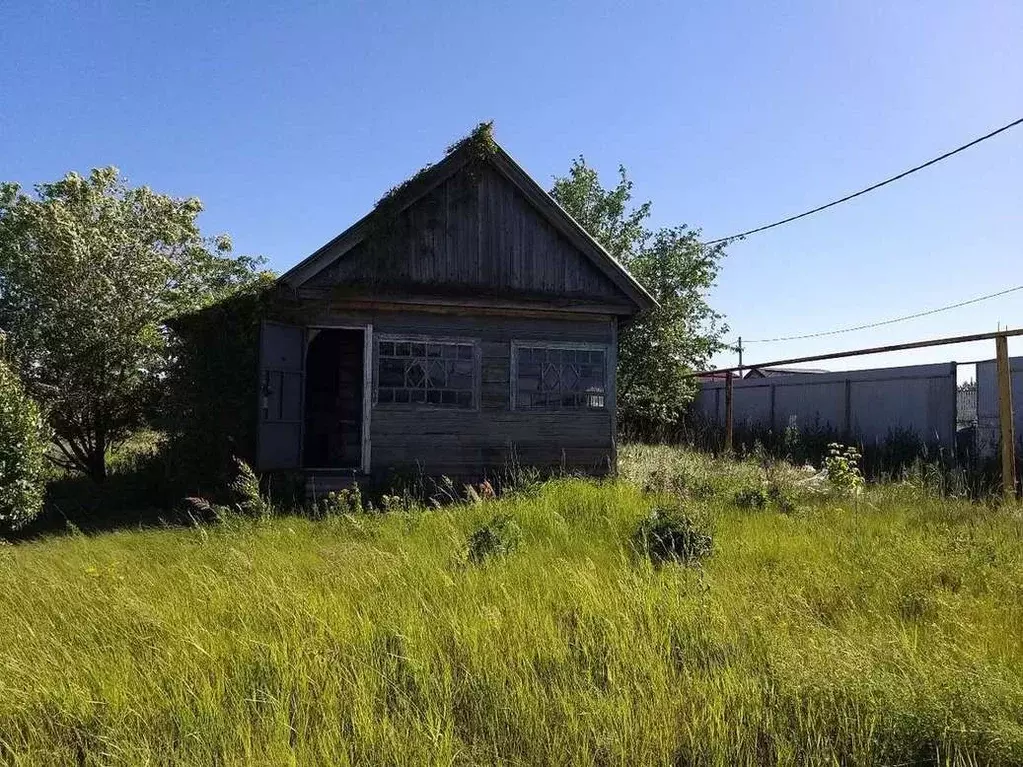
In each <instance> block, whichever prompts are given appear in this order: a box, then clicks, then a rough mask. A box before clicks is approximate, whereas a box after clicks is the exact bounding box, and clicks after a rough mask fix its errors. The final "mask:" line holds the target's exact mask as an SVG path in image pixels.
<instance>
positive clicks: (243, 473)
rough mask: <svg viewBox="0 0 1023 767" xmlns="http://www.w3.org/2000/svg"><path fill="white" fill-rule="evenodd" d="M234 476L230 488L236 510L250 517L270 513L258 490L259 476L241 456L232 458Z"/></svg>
mask: <svg viewBox="0 0 1023 767" xmlns="http://www.w3.org/2000/svg"><path fill="white" fill-rule="evenodd" d="M234 468H235V477H234V479H233V480H232V481H231V485H230V490H231V494H232V496H234V501H235V505H236V506H237V507H238V510H239V511H240V512H241V513H242V514H245V515H246V516H250V517H265V516H267V515H268V514H269V513H270V504H268V503H267V502H266V501H265V500H264V499H263V496H262V495H261V494H260V492H259V477H257V476H256V472H254V471H253V470H252V467H251V466H249V465H248V464H247V463H245V461H243V460H242V459H241V458H235V459H234Z"/></svg>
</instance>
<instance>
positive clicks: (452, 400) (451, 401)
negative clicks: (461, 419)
mask: <svg viewBox="0 0 1023 767" xmlns="http://www.w3.org/2000/svg"><path fill="white" fill-rule="evenodd" d="M456 394H457V392H454V391H452V390H451V389H445V390H444V391H442V392H441V393H440V395H441V400H440V401H441V403H442V404H444V405H455V404H457V400H456Z"/></svg>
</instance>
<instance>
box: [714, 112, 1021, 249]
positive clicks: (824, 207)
mask: <svg viewBox="0 0 1023 767" xmlns="http://www.w3.org/2000/svg"><path fill="white" fill-rule="evenodd" d="M1021 123H1023V117H1021V118H1019V119H1018V120H1013V121H1012V122H1011V123H1009V124H1008V125H1003V126H1002V127H1001V128H998V129H997V130H993V131H991V132H990V133H988V134H986V135H984V136H981V137H980V138H975V139H974V140H973V141H971V142H969V143H968V144H963V145H962V146H960V147H957V148H955V149H953V150H952V151H951V152H945V154H943V155H941V156H939V157H935V158H934V159H933V160H928V161H927V162H925V163H922V164H921V165H917V166H916V167H914V168H910V169H909V170H906V171H903V172H902V173H900V174H898V175H897V176H892V177H891V178H886V179H885V180H884V181H881V182H878V183H877V184H872V185H871V186H868V187H867V188H866V189H861V190H860V191H858V192H853V193H852V194H847V195H846V196H845V197H842V198H840V199H838V200H833V201H831V202H829V203H827V204H825V205H818V206H817V207H816V208H813V209H812V210H808V211H806V212H804V213H799V214H797V215H795V216H789V217H788V218H783V219H782V220H781V221H775V222H774V223H773V224H765V225H764V226H758V227H757V228H756V229H749V230H747V231H745V232H739V233H738V234H732V235H729V236H728V237H719V238H718V239H716V240H709V241H708V242H705V243H704V245H717V244H718V243H721V242H728V241H729V240H738V239H742V238H744V237H748V236H749V235H751V234H756V233H757V232H765V231H767V230H768V229H774V228H775V227H776V226H781V225H782V224H788V223H791V222H792V221H796V220H798V219H800V218H806V217H807V216H812V215H813V214H814V213H820V212H821V211H822V210H827V209H828V208H832V207H834V206H835V205H841V204H842V203H843V202H848V201H849V200H852V199H854V198H856V197H859V196H860V195H864V194H866V193H867V192H873V191H874V190H875V189H880V188H881V187H882V186H886V185H888V184H891V183H892V182H893V181H898V180H899V179H900V178H905V177H906V176H908V175H910V174H912V173H916V172H917V171H918V170H923V169H924V168H927V167H930V166H931V165H934V164H935V163H939V162H941V161H942V160H946V159H948V158H949V157H951V156H952V155H954V154H959V152H962V151H964V150H966V149H969V148H970V147H971V146H976V145H977V144H979V143H981V142H982V141H987V140H988V139H989V138H993V137H995V136H997V135H998V134H999V133H1004V132H1005V131H1007V130H1009V129H1010V128H1015V127H1016V126H1017V125H1019V124H1021Z"/></svg>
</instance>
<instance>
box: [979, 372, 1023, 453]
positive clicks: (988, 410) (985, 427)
mask: <svg viewBox="0 0 1023 767" xmlns="http://www.w3.org/2000/svg"><path fill="white" fill-rule="evenodd" d="M1009 370H1010V371H1011V373H1012V407H1013V422H1014V423H1015V425H1016V437H1017V439H1019V438H1020V436H1021V435H1023V357H1010V358H1009ZM998 442H999V431H998V371H997V364H996V362H995V360H987V361H986V362H978V363H977V448H978V449H979V451H980V453H981V454H982V455H993V454H994V453H995V452H996V451H997V450H998Z"/></svg>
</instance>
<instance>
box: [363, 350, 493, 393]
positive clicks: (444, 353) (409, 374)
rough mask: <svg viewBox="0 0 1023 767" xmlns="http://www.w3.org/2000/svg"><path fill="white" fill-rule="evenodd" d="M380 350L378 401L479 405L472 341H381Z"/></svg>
mask: <svg viewBox="0 0 1023 767" xmlns="http://www.w3.org/2000/svg"><path fill="white" fill-rule="evenodd" d="M377 352H378V354H377V403H379V404H409V405H416V404H422V405H434V406H437V407H450V408H464V409H471V408H474V407H475V406H476V401H475V400H476V395H475V390H476V386H475V371H476V352H475V348H474V346H473V344H471V343H457V342H448V341H445V342H432V341H380V342H379V343H378V345H377Z"/></svg>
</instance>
